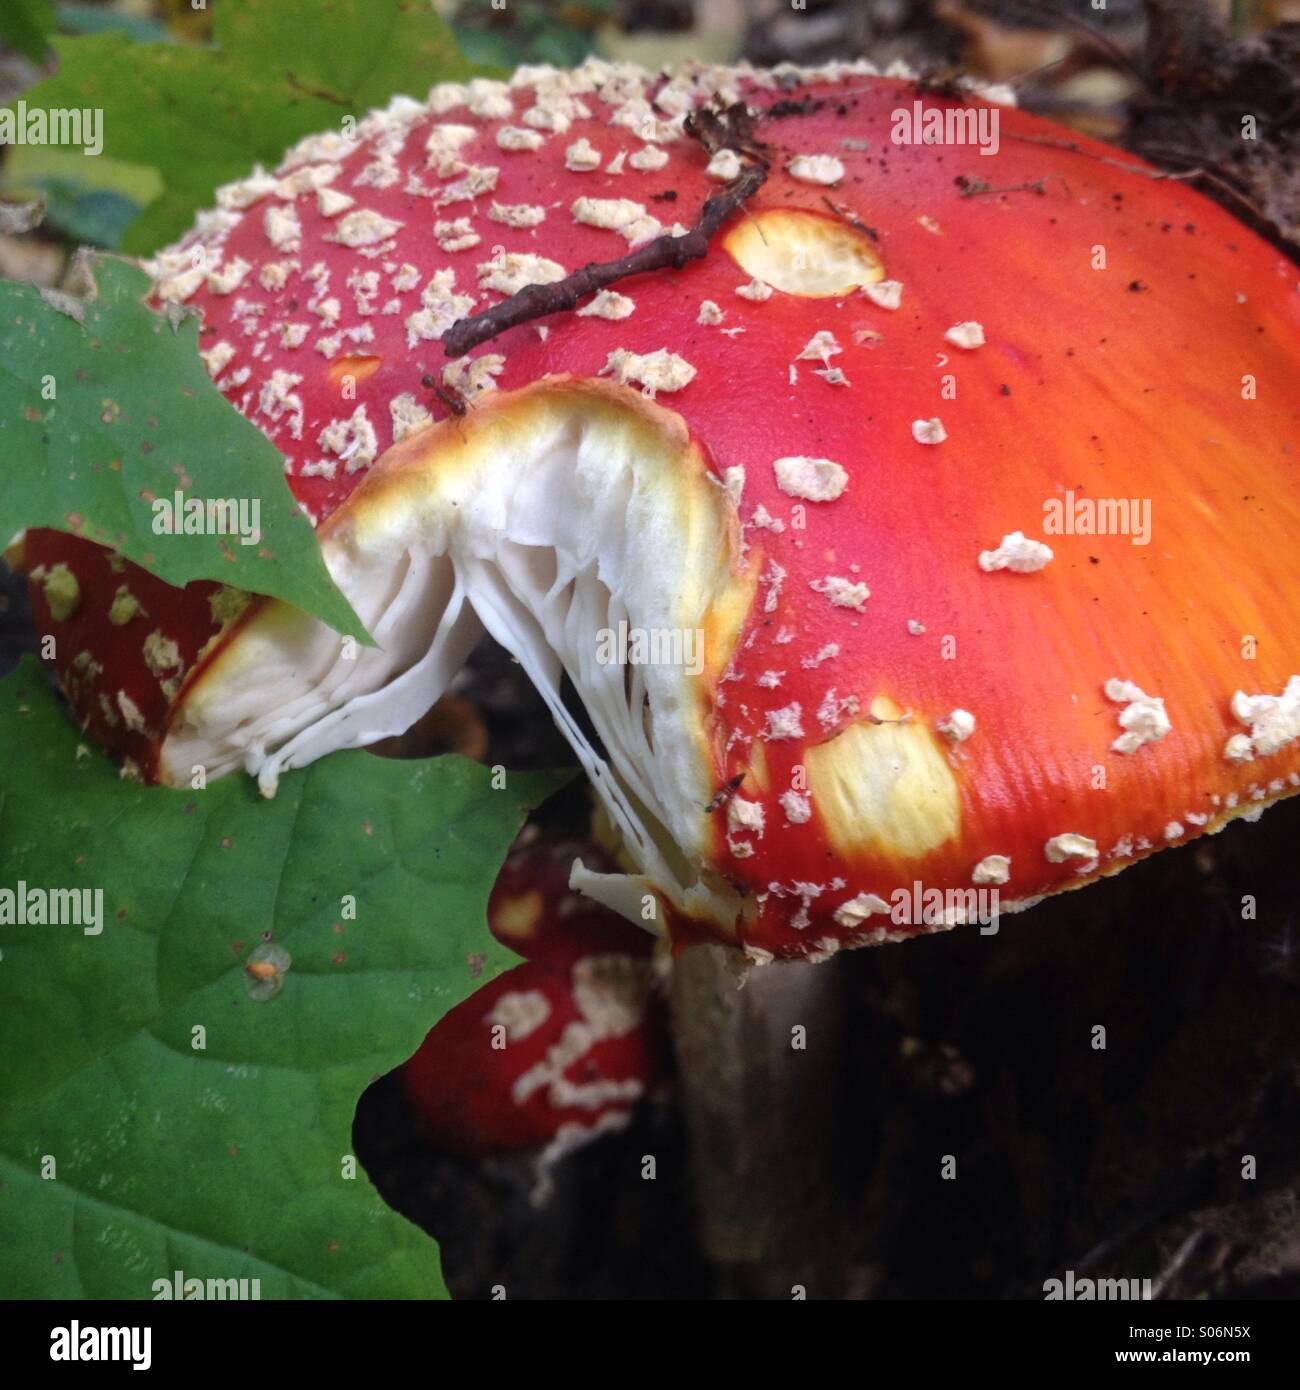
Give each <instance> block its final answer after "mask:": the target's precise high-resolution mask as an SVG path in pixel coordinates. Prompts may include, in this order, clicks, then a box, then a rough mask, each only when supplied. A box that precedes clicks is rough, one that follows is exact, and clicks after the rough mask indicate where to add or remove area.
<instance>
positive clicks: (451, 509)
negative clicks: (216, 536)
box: [161, 378, 752, 924]
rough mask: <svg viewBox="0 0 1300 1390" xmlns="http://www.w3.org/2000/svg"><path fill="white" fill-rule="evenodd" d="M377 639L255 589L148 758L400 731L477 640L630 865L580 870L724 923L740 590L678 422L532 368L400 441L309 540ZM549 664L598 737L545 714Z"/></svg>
mask: <svg viewBox="0 0 1300 1390" xmlns="http://www.w3.org/2000/svg"><path fill="white" fill-rule="evenodd" d="M321 542H322V551H323V553H324V556H325V560H326V563H327V565H328V566H329V568H330V571H331V573H332V575H333V576H334V579H335V581H336V582H337V583H338V585H339V586H340V588H341V589H342V590H343V591H344V593H346V594H347V595H348V597H349V599H350V600H351V601H352V603H353V606H354V607H355V608H356V610H357V613H358V614H359V615H360V617H361V618H362V620H363V621H364V622H365V623H366V624H367V627H368V629H369V631H370V632H371V634H372V635H373V636H374V638H375V640H376V642H377V644H378V645H377V647H375V648H366V647H360V646H358V645H357V644H355V643H353V642H351V641H349V640H348V639H345V638H341V637H340V636H339V635H338V634H337V633H335V632H333V631H331V630H330V629H329V628H328V627H326V626H325V625H323V624H322V623H319V622H317V621H315V620H314V619H311V618H309V617H308V616H307V615H305V614H303V613H301V612H299V611H297V610H295V609H292V608H289V607H287V606H286V605H284V604H280V603H276V602H267V603H264V604H262V605H261V606H259V607H258V608H257V609H256V610H254V611H253V612H252V614H251V615H250V617H249V618H248V619H247V621H246V622H245V623H244V625H243V626H242V628H240V629H238V630H237V632H236V635H235V638H234V640H233V641H231V642H230V643H228V644H227V645H226V647H225V648H223V649H222V650H220V651H219V652H217V654H216V655H215V656H214V658H213V659H212V661H210V662H209V663H208V665H207V666H206V667H204V668H202V669H201V670H200V672H199V674H198V676H197V677H196V679H195V681H194V683H193V684H192V685H191V687H190V689H189V690H188V691H187V692H185V697H184V698H183V699H182V702H181V704H180V707H179V712H178V715H177V717H176V719H175V721H174V723H173V725H172V728H171V729H170V731H169V733H168V736H167V738H166V741H165V743H164V745H163V750H162V762H161V773H162V778H163V780H164V781H166V782H171V783H188V781H189V779H190V777H191V775H192V769H193V768H194V767H195V766H196V765H200V764H201V765H202V766H203V767H204V768H205V769H206V772H207V775H208V776H209V777H212V776H219V775H221V774H223V773H226V772H230V771H233V770H235V769H237V768H239V767H241V766H242V767H243V768H245V769H246V770H247V771H249V772H252V773H254V774H255V775H256V776H257V778H258V781H259V785H260V786H261V788H262V790H263V792H264V793H265V794H267V795H273V794H274V792H275V789H276V785H277V783H278V780H279V777H280V774H281V773H282V772H283V771H284V770H286V769H289V768H295V767H301V766H304V765H305V764H307V763H310V762H312V761H314V760H315V759H317V758H320V757H322V756H324V755H325V754H326V753H329V752H332V751H334V750H336V749H340V748H355V747H360V746H363V745H366V744H369V743H373V742H375V741H376V740H378V739H381V738H384V737H387V736H388V735H391V734H395V733H400V732H402V731H404V730H405V729H407V728H409V727H410V725H411V724H413V723H414V722H415V721H416V720H417V719H418V718H419V717H420V716H421V715H422V714H423V713H424V712H425V710H427V709H428V708H429V706H430V705H432V704H433V703H434V702H435V701H436V700H437V699H438V698H439V696H440V695H441V694H442V693H443V692H444V691H445V690H446V688H447V686H448V684H449V683H450V681H451V679H452V677H453V676H454V675H455V674H456V672H457V671H458V670H459V669H460V667H461V665H462V664H463V663H464V661H465V660H466V658H467V657H468V655H469V653H470V651H471V650H472V649H473V647H474V646H475V644H476V643H477V642H478V641H479V640H480V638H481V637H482V635H483V634H484V633H485V632H486V633H487V634H489V635H490V636H491V637H492V638H494V639H495V640H496V641H497V642H499V643H500V644H501V645H502V646H503V647H504V648H505V649H506V650H507V651H509V652H510V653H511V654H512V655H513V656H514V657H515V658H516V659H517V660H518V661H519V663H520V665H521V666H522V667H523V668H524V671H525V672H526V673H527V675H528V676H529V678H530V679H531V680H532V682H533V683H534V685H536V687H537V688H538V690H539V691H540V692H541V694H542V696H543V698H544V699H545V700H546V702H547V704H548V706H549V707H550V710H551V713H552V715H553V716H554V718H555V720H556V723H557V725H558V726H559V728H560V729H561V731H562V732H563V733H564V734H565V736H566V738H567V739H568V740H569V743H570V744H571V745H572V747H573V749H574V752H575V753H576V755H577V757H578V760H579V762H580V763H581V764H582V766H583V768H584V769H585V771H586V773H587V775H588V777H589V778H590V780H591V782H592V784H593V786H594V788H595V790H596V792H597V794H598V795H599V796H600V798H601V801H602V802H603V804H604V807H605V809H606V811H607V813H608V815H609V816H610V818H611V820H612V821H613V822H614V824H615V825H616V826H617V827H618V828H619V830H620V832H621V833H622V836H623V840H624V844H625V847H626V849H627V851H628V853H629V855H630V856H631V858H632V859H633V860H634V862H635V863H636V865H637V866H638V868H639V869H640V871H641V875H642V876H643V877H638V876H627V877H618V876H616V877H614V878H610V877H608V876H604V875H585V876H584V875H581V874H579V876H578V877H579V878H581V879H582V886H583V888H584V891H587V892H589V893H591V894H592V896H596V897H599V898H601V899H602V900H603V901H606V902H609V903H610V905H612V906H615V907H616V908H617V910H621V911H623V912H624V913H625V914H626V915H629V916H633V917H634V920H642V918H643V916H644V914H643V913H642V912H641V911H640V907H641V895H642V893H643V892H655V891H656V890H657V891H658V892H660V893H662V894H663V895H664V896H666V897H667V898H668V899H669V901H671V902H673V903H674V905H675V906H677V907H678V908H679V909H681V910H683V911H686V912H689V913H691V914H693V915H704V916H708V917H711V918H713V919H714V920H716V921H719V922H722V923H726V924H730V923H732V922H734V920H735V918H736V914H737V911H738V907H739V904H738V900H737V899H736V897H735V894H734V892H733V891H732V890H731V889H730V888H728V887H727V886H726V884H725V883H724V882H723V881H722V880H720V879H719V878H718V877H717V876H716V875H715V874H713V873H711V872H710V871H708V870H707V869H706V868H705V856H706V853H707V848H708V840H709V824H708V818H707V817H706V815H705V814H704V808H705V806H706V805H707V803H708V801H709V800H710V797H711V796H712V792H713V787H712V775H713V774H712V764H711V756H710V750H709V747H708V742H707V733H706V730H707V723H708V718H707V716H708V710H709V699H708V694H707V692H708V689H709V688H710V685H711V682H712V681H713V680H715V679H716V677H717V676H718V674H720V672H721V671H722V669H723V668H724V667H725V665H726V663H727V661H728V660H729V658H730V655H731V647H732V644H733V643H734V640H735V636H736V630H737V624H738V617H737V616H736V615H739V614H741V613H743V612H744V611H745V608H746V607H747V598H748V595H749V593H750V592H752V580H751V579H750V578H749V577H748V575H747V574H746V573H745V572H744V571H743V570H741V569H740V567H739V563H738V560H737V556H738V555H739V545H738V529H737V522H736V516H735V507H734V503H733V502H732V501H731V500H730V498H729V497H728V496H727V494H726V492H725V490H724V489H723V488H722V487H721V486H719V485H718V483H717V482H716V481H715V480H714V479H713V477H712V475H711V473H710V471H709V469H708V467H707V464H706V462H705V460H704V458H703V456H702V454H701V453H700V451H699V450H698V448H696V446H694V445H693V444H692V442H691V441H690V438H689V435H688V433H687V431H686V428H685V426H684V424H683V423H682V421H681V419H680V417H678V416H676V415H675V414H673V413H672V412H670V411H667V410H664V409H663V408H662V407H660V406H657V405H653V404H651V403H649V402H647V401H645V400H643V399H642V398H641V397H640V396H639V395H638V394H637V393H636V392H634V391H631V390H629V389H627V388H624V387H619V386H616V385H613V384H607V383H603V382H576V381H568V380H566V379H560V378H553V379H550V380H547V381H543V382H539V383H537V384H536V385H534V386H532V387H528V388H526V389H524V390H522V391H518V392H513V393H501V394H500V395H494V396H492V397H490V398H487V399H485V400H484V401H483V402H481V403H479V404H477V405H476V406H475V407H474V409H473V410H472V411H471V413H470V415H468V416H466V417H465V418H464V419H463V420H460V421H450V422H447V423H446V424H444V425H440V426H435V427H433V428H431V429H426V430H422V431H420V432H418V433H416V434H413V435H411V436H409V437H408V438H406V439H404V440H403V441H402V442H401V443H400V444H397V445H394V446H393V448H392V449H390V450H389V451H388V453H387V454H386V455H385V456H384V457H383V458H382V459H381V460H380V461H379V462H378V464H377V465H376V466H375V468H374V469H373V470H372V472H371V474H370V476H369V477H368V478H367V479H366V481H365V482H364V483H363V484H362V486H361V487H359V488H358V490H357V491H356V492H355V493H354V494H353V495H352V496H351V497H350V498H349V499H348V501H347V502H346V503H344V505H343V506H342V507H341V508H340V509H339V510H338V511H337V512H336V513H335V514H334V516H332V517H331V518H330V520H329V521H328V522H327V523H326V525H325V526H323V527H322V529H321ZM620 624H626V625H627V627H626V630H627V631H640V632H643V633H668V634H680V635H681V637H680V642H681V645H679V647H678V648H677V650H678V651H679V652H680V653H681V654H682V655H683V656H686V657H695V656H697V657H698V660H690V659H684V660H676V661H668V662H660V663H657V664H655V663H648V664H627V663H626V662H625V661H623V660H614V661H610V660H608V659H607V658H608V653H607V651H605V650H604V649H603V648H602V643H601V634H602V632H615V633H617V632H618V631H619V630H620ZM566 675H567V676H568V678H569V681H570V682H571V684H572V687H573V689H574V691H575V692H576V693H577V695H578V697H579V698H580V700H581V701H582V704H583V706H584V708H585V711H586V714H587V716H588V718H589V720H590V726H591V728H592V729H593V730H594V731H595V735H596V739H595V740H593V739H591V738H589V737H588V734H587V733H586V732H585V731H584V727H583V725H582V723H581V721H580V720H579V719H577V718H575V716H574V714H573V712H572V711H571V710H570V709H569V708H567V707H566V705H565V702H564V699H563V695H562V686H563V680H564V677H565V676H566Z"/></svg>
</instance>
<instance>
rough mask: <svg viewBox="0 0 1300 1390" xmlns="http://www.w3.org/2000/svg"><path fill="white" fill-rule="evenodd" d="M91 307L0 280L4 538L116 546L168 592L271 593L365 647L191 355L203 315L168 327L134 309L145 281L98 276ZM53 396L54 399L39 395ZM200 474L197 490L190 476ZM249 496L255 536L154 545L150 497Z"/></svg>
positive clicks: (125, 275)
mask: <svg viewBox="0 0 1300 1390" xmlns="http://www.w3.org/2000/svg"><path fill="white" fill-rule="evenodd" d="M95 278H96V280H97V283H98V298H96V299H94V300H93V301H91V302H89V303H85V304H74V305H71V306H69V305H66V304H65V305H64V306H63V308H64V309H65V310H66V309H68V308H69V307H71V309H72V311H73V313H75V314H78V315H79V314H82V313H83V311H84V321H82V322H78V321H77V318H76V317H73V316H72V314H70V313H68V312H63V311H61V310H60V309H59V308H56V307H54V306H53V305H52V304H51V303H49V302H47V300H46V299H45V298H43V297H42V295H41V292H40V291H39V290H37V289H36V288H35V287H33V286H31V285H16V284H11V283H9V282H8V281H0V419H3V420H4V422H5V423H4V439H5V454H6V457H5V463H4V467H5V485H4V488H3V490H2V491H0V538H3V541H7V540H8V539H9V537H11V536H13V535H14V534H16V533H17V532H18V531H20V530H22V529H23V528H25V527H29V526H52V527H55V528H56V529H58V530H63V531H68V530H71V531H75V532H77V533H78V534H79V535H82V536H85V537H86V538H87V539H88V540H93V541H98V542H100V543H101V544H104V545H110V546H113V547H115V548H116V549H117V550H118V551H120V553H121V554H123V555H124V556H126V558H127V559H129V560H133V561H135V563H136V564H138V565H142V566H143V567H144V568H146V569H148V570H150V571H151V572H152V573H154V574H156V575H158V576H159V577H160V578H161V579H164V580H166V581H167V582H168V583H170V584H187V583H189V582H190V581H191V580H194V579H211V580H216V581H219V582H221V583H225V584H232V585H235V586H236V587H238V588H242V589H250V590H252V591H254V592H256V593H259V594H272V595H274V596H275V597H276V598H281V599H284V600H285V601H286V602H287V603H292V604H295V605H296V606H297V607H299V608H303V609H305V610H306V611H307V612H309V613H312V614H314V615H315V616H316V617H318V618H320V619H321V620H322V621H324V622H327V623H329V624H330V625H331V626H332V627H335V628H337V629H338V630H339V631H342V632H348V633H351V634H352V635H353V636H355V637H358V638H360V639H361V640H363V641H366V642H369V641H370V639H369V638H368V637H367V636H366V633H365V629H364V627H363V626H362V624H361V620H360V619H359V618H358V617H357V616H356V614H355V613H354V612H353V611H352V607H351V605H350V604H349V603H348V601H347V599H346V598H344V596H343V594H342V593H341V592H340V591H339V590H338V589H337V588H336V587H335V585H334V582H333V580H332V579H331V578H330V575H329V571H328V570H327V569H326V568H325V562H324V560H323V559H322V558H321V553H320V545H319V543H318V542H317V540H316V534H315V532H314V531H313V529H312V525H311V522H309V521H308V520H307V518H306V517H305V516H303V514H302V513H301V512H300V511H299V509H298V506H297V504H296V503H295V502H294V500H293V496H292V494H291V493H290V491H289V488H288V485H287V484H286V483H285V480H284V460H283V459H282V457H281V455H280V452H279V450H278V449H276V447H275V446H274V445H273V444H271V443H270V442H269V441H268V440H267V439H266V437H265V436H264V435H263V434H262V432H261V431H260V430H258V429H257V428H256V426H254V425H252V424H250V423H249V422H248V421H247V420H246V419H244V417H243V416H242V415H241V414H240V413H239V412H238V411H237V410H236V409H235V408H234V407H233V406H232V405H230V403H229V402H228V401H227V400H226V399H225V398H224V397H223V396H222V395H221V393H220V392H219V391H218V390H217V388H216V387H215V386H214V385H213V384H212V382H211V380H210V379H209V377H208V373H207V370H206V368H205V367H204V365H203V359H202V358H201V357H200V356H199V353H198V320H197V319H196V318H194V317H189V318H186V319H184V320H183V321H181V322H179V323H178V324H177V325H176V326H175V328H173V327H172V325H171V324H169V323H168V322H167V320H166V319H165V318H163V317H161V316H160V315H158V314H156V313H154V312H153V311H152V310H150V309H148V308H146V307H145V306H144V304H143V303H142V302H141V299H142V296H143V295H144V294H145V292H146V291H147V289H148V287H149V280H148V277H147V276H145V275H144V274H143V272H141V271H139V270H136V269H134V268H133V267H132V266H129V265H126V264H124V263H122V262H120V261H113V260H104V261H100V262H98V263H97V264H96V266H95ZM51 392H53V399H49V398H48V397H49V396H50V395H51ZM190 480H194V481H190ZM177 489H180V490H181V491H182V492H183V493H184V494H185V495H186V496H191V495H192V496H195V497H201V498H230V499H239V500H243V501H245V502H247V503H248V504H249V505H250V512H249V515H250V516H251V503H252V502H253V501H254V500H255V501H256V502H257V503H258V508H259V512H260V525H261V533H262V538H261V540H260V542H259V543H258V544H256V545H244V544H241V543H240V539H239V537H238V536H229V537H227V536H218V535H203V536H195V535H155V534H154V530H153V523H154V510H153V506H152V499H154V498H161V499H168V500H170V499H173V498H174V496H175V493H176V491H177Z"/></svg>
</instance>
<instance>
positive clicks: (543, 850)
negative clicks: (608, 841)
mask: <svg viewBox="0 0 1300 1390" xmlns="http://www.w3.org/2000/svg"><path fill="white" fill-rule="evenodd" d="M575 855H576V856H578V857H581V858H582V859H583V860H584V861H587V862H601V861H602V856H601V854H600V851H599V850H597V849H595V848H594V846H591V845H589V844H586V843H580V842H573V841H568V840H556V839H543V840H541V841H539V842H537V843H534V844H532V845H529V846H527V847H525V848H523V849H520V850H517V851H516V852H514V853H513V854H512V855H511V857H510V859H509V860H507V862H506V865H505V867H504V868H503V869H502V872H501V874H500V876H499V877H498V880H497V884H496V887H495V888H494V889H493V893H492V898H491V900H490V903H489V907H488V921H489V925H490V926H491V928H492V931H493V933H494V935H496V936H497V937H498V938H499V939H501V940H503V941H505V942H506V943H507V944H509V945H511V946H513V947H514V948H515V949H522V947H523V946H524V945H526V946H527V947H528V950H527V954H528V957H529V958H528V959H527V960H526V961H525V962H524V963H523V964H522V965H518V966H516V967H515V968H514V969H513V970H508V971H506V973H505V974H503V975H500V976H498V977H497V978H496V979H495V980H492V981H491V982H490V983H488V984H486V985H484V986H483V987H482V988H481V989H479V990H477V991H476V992H475V993H474V994H472V995H471V996H470V997H469V998H468V999H467V1000H465V1001H464V1002H463V1003H461V1004H459V1005H457V1006H456V1008H454V1009H452V1010H451V1011H450V1012H449V1013H448V1014H447V1015H446V1016H445V1017H444V1018H442V1019H441V1020H440V1021H439V1022H438V1023H437V1024H436V1025H435V1026H434V1027H433V1028H432V1029H431V1030H430V1032H429V1034H428V1036H427V1037H426V1038H425V1040H424V1042H423V1043H422V1044H421V1045H420V1048H419V1050H418V1051H417V1052H416V1053H415V1055H414V1056H413V1057H412V1058H411V1059H410V1060H409V1061H408V1062H407V1063H406V1064H405V1066H404V1067H403V1068H402V1084H403V1087H404V1089H405V1091H406V1094H407V1095H408V1097H409V1098H410V1101H411V1104H412V1106H413V1107H414V1109H415V1111H416V1113H417V1114H418V1115H419V1117H420V1121H421V1124H422V1126H423V1128H424V1131H425V1133H426V1134H427V1135H428V1138H429V1140H430V1142H431V1143H432V1144H433V1145H434V1146H435V1147H436V1148H437V1149H439V1150H440V1151H443V1152H446V1153H453V1154H458V1155H460V1156H462V1157H466V1158H481V1157H485V1156H487V1155H489V1154H501V1153H512V1152H516V1151H518V1150H524V1149H537V1150H545V1149H546V1147H547V1146H554V1147H555V1148H556V1150H557V1151H558V1150H563V1151H567V1150H569V1149H571V1148H572V1147H574V1145H576V1144H578V1143H582V1142H585V1141H586V1140H588V1139H592V1138H594V1137H595V1136H596V1135H598V1134H602V1133H605V1132H607V1131H609V1130H610V1129H615V1128H619V1127H621V1126H623V1125H625V1124H626V1123H627V1121H628V1120H629V1119H630V1117H631V1114H632V1112H633V1110H634V1109H635V1107H636V1105H637V1104H638V1103H639V1102H640V1101H641V1100H642V1099H643V1098H645V1097H646V1096H648V1095H649V1094H651V1093H653V1092H654V1090H655V1089H656V1088H657V1087H658V1086H659V1085H660V1084H661V1083H662V1082H663V1080H664V1078H665V1076H666V1074H667V1066H668V1041H667V1030H666V1022H665V1012H664V1007H663V1003H662V1001H661V1000H660V999H659V998H658V997H657V995H656V994H655V992H654V968H653V965H652V962H651V958H650V957H651V952H652V950H653V938H652V937H651V936H650V935H648V934H647V933H645V932H641V931H638V930H637V929H636V928H635V927H633V926H631V925H630V924H629V923H627V922H625V921H624V920H623V919H622V918H620V917H618V916H616V915H615V914H614V913H612V912H610V911H608V910H607V909H605V908H601V907H599V906H597V905H594V904H592V903H591V902H590V901H589V900H586V899H582V898H580V897H578V895H576V894H574V893H573V892H572V890H571V889H570V888H569V886H568V869H569V865H570V864H571V863H572V861H573V859H574V857H575ZM557 870H558V872H557Z"/></svg>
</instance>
